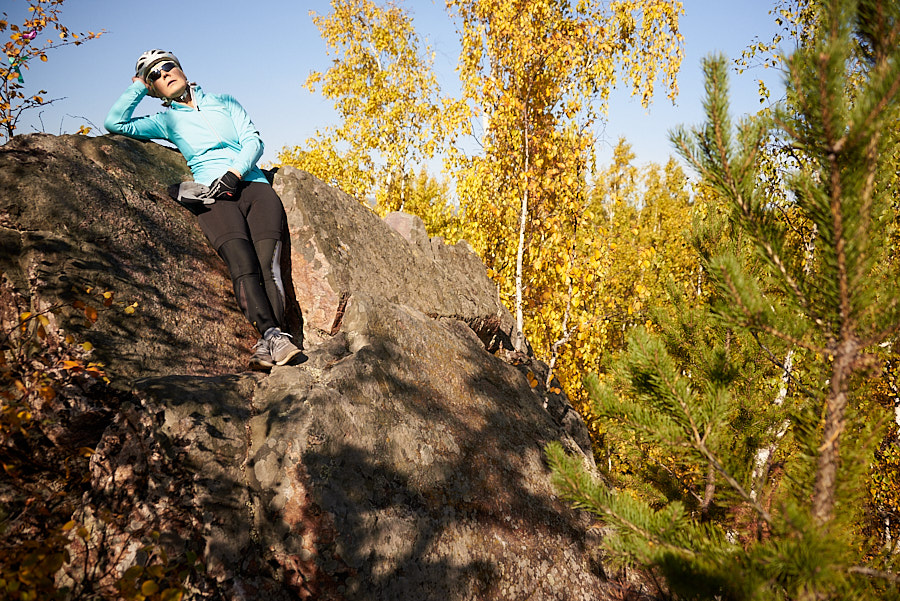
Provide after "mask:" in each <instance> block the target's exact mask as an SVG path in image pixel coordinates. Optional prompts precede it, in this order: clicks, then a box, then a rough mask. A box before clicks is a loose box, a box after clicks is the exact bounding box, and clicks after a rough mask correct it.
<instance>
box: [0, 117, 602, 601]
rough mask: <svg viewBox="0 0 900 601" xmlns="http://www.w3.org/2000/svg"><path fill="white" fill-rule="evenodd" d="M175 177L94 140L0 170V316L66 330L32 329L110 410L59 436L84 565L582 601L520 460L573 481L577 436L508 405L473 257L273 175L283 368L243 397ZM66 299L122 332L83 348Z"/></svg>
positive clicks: (316, 591)
mask: <svg viewBox="0 0 900 601" xmlns="http://www.w3.org/2000/svg"><path fill="white" fill-rule="evenodd" d="M187 177H189V174H188V171H187V169H186V166H185V165H184V161H183V160H182V159H181V157H180V155H178V154H177V153H176V152H174V151H173V150H170V149H167V148H164V147H162V146H159V145H156V144H152V143H141V142H136V141H133V140H129V139H126V138H123V137H119V136H102V137H98V138H85V137H80V136H62V137H55V136H48V135H30V136H21V137H17V138H15V139H13V141H11V142H10V143H8V144H7V145H6V146H4V147H2V148H0V251H2V253H0V270H2V273H3V282H2V286H3V288H4V290H5V291H6V292H7V294H6V296H5V297H4V298H16V299H22V300H21V301H19V302H20V303H21V304H22V305H23V306H18V307H15V308H14V309H15V311H14V312H15V313H18V312H21V311H24V310H35V309H37V310H44V309H47V308H50V307H52V306H54V305H56V304H64V305H66V306H64V307H62V308H60V309H59V310H57V311H55V313H54V317H53V319H54V323H53V324H52V325H53V326H56V327H60V328H63V329H65V330H66V331H71V332H73V333H74V334H75V335H77V336H80V337H81V338H83V339H86V340H89V341H90V342H91V343H92V344H93V345H94V351H93V352H94V354H95V356H96V357H97V358H98V359H100V360H102V362H103V363H104V365H105V366H106V372H107V374H108V375H109V376H110V378H111V380H112V382H113V386H114V387H115V388H116V389H117V390H118V391H119V392H118V394H119V395H120V396H119V398H120V403H119V405H118V406H117V407H116V408H115V410H114V411H112V412H111V414H109V415H108V416H107V418H106V419H105V420H104V421H102V422H100V423H95V424H94V425H93V426H92V428H93V429H92V430H90V431H88V432H82V435H83V436H82V437H83V438H84V437H87V438H88V439H90V438H92V437H93V440H90V442H91V443H92V445H93V446H94V447H95V449H96V452H95V453H94V455H93V457H92V459H91V470H92V480H91V493H90V495H88V496H89V497H91V499H93V501H94V502H87V503H85V509H84V510H82V512H81V513H80V514H79V515H78V516H76V517H77V519H78V520H79V523H85V524H88V525H90V526H91V532H92V535H91V536H92V540H94V541H95V542H96V543H97V544H98V545H99V544H100V541H102V545H101V546H100V547H101V548H100V549H99V551H98V550H97V549H95V550H94V551H90V550H85V551H84V553H85V555H87V556H89V555H90V553H95V554H100V555H103V554H105V556H106V557H107V558H115V560H114V563H115V567H116V568H117V569H118V570H122V569H124V568H125V567H128V565H131V563H134V562H135V561H136V560H137V559H140V554H141V552H142V551H141V540H140V536H139V535H140V534H141V533H144V532H149V531H153V530H155V531H158V532H159V533H160V536H159V537H158V540H159V541H160V542H159V544H160V545H163V546H164V547H165V548H166V549H167V550H168V552H169V553H170V554H171V555H172V556H173V557H174V556H178V555H179V554H185V553H187V552H189V551H192V552H195V553H197V554H198V555H199V557H200V558H201V560H202V561H203V563H204V564H205V565H206V573H205V574H206V575H205V577H204V578H202V579H197V580H194V581H192V586H194V588H195V595H196V598H221V599H247V600H251V599H252V600H256V599H272V600H281V599H284V600H287V599H360V600H369V599H372V600H375V599H384V600H397V599H408V600H419V599H422V600H429V599H434V600H441V601H452V600H462V599H525V598H528V599H573V600H574V599H585V600H587V599H591V600H595V599H604V598H607V592H606V588H605V587H606V586H607V584H606V583H605V581H604V578H603V571H602V567H601V565H600V562H599V560H598V558H597V555H596V552H597V551H596V549H597V544H596V541H595V540H592V539H591V535H590V534H589V533H590V532H591V531H590V530H589V529H588V526H589V521H588V518H587V517H585V516H584V515H581V514H579V513H577V512H574V511H572V510H571V509H569V508H567V507H566V506H565V504H564V503H562V502H560V501H559V500H557V499H556V497H555V496H554V492H553V489H552V487H551V485H550V483H549V474H548V470H547V468H546V465H545V463H544V461H543V455H542V449H543V446H544V445H545V444H546V443H547V442H550V441H552V440H561V441H563V443H564V444H565V445H566V446H567V448H568V449H570V450H571V451H572V452H574V453H580V454H582V455H583V456H584V458H585V461H587V462H589V463H592V459H591V451H590V443H589V440H588V437H587V432H586V429H585V427H584V424H583V423H582V421H581V419H580V418H579V417H578V415H577V414H576V413H575V412H574V411H572V409H571V407H570V406H569V403H568V401H567V399H566V398H565V397H564V396H562V395H556V394H552V393H550V392H549V391H547V390H544V389H543V386H542V385H538V386H537V387H534V388H533V387H532V385H531V384H530V382H533V381H534V380H535V379H536V380H537V381H538V382H542V381H543V377H542V376H545V375H546V369H547V368H546V366H544V365H543V364H541V363H540V362H539V361H536V360H535V359H534V357H531V356H527V355H523V354H519V353H515V352H513V351H512V350H511V347H510V344H509V340H510V335H511V334H512V332H513V327H514V324H513V321H512V318H511V317H510V315H509V313H508V312H507V311H506V309H505V308H504V307H503V306H502V305H501V304H500V302H499V299H498V298H497V294H496V290H495V288H494V286H493V284H492V283H491V281H490V279H489V278H488V277H487V275H486V273H485V269H484V267H483V265H482V264H481V262H480V261H479V260H478V258H477V256H475V255H474V254H473V253H472V252H471V251H470V250H469V249H468V247H467V246H466V245H465V244H464V243H461V244H457V245H447V244H445V243H444V242H443V241H442V240H440V239H429V238H428V237H427V235H426V234H425V232H424V228H423V227H422V226H421V222H419V221H418V220H417V219H416V218H413V217H411V216H407V215H402V214H394V215H391V216H389V217H388V218H387V219H385V220H381V219H379V218H378V217H377V215H375V214H374V213H372V212H371V211H369V210H368V209H367V208H366V207H364V206H363V205H361V204H360V203H359V202H357V201H356V200H354V199H352V198H350V197H348V196H347V195H345V194H343V193H341V192H340V191H337V190H335V189H332V188H330V187H328V186H326V185H325V184H323V183H322V182H321V181H319V180H317V179H316V178H314V177H312V176H310V175H308V174H306V173H304V172H300V171H297V170H294V169H291V168H286V169H283V170H281V171H279V172H278V173H276V174H275V176H274V186H275V188H276V190H277V191H278V192H279V194H280V195H281V197H282V200H283V202H284V205H285V207H286V210H287V214H288V222H289V230H290V239H289V240H286V241H285V242H286V243H287V246H288V247H289V252H287V253H285V254H284V257H283V258H284V264H283V268H284V270H285V274H286V275H287V276H288V278H287V279H288V282H289V284H290V286H289V300H290V304H291V307H290V311H289V315H290V318H291V326H292V330H293V333H294V334H295V337H296V338H298V339H302V340H303V341H304V346H305V348H306V354H307V356H308V359H307V360H306V361H305V362H303V363H301V364H299V365H295V366H285V367H276V368H274V369H273V370H272V372H271V373H270V374H258V373H253V372H248V371H245V369H244V366H245V364H246V360H247V358H248V356H249V347H250V344H251V343H252V342H254V341H255V338H256V334H255V332H253V331H252V329H251V328H250V326H249V325H247V324H246V323H245V322H244V319H243V317H242V316H241V315H240V312H239V311H238V309H237V306H236V305H235V303H234V301H233V298H232V297H233V295H232V292H231V290H230V280H229V278H228V276H227V273H226V271H225V268H224V266H223V265H222V263H221V261H220V260H219V259H218V258H217V257H216V256H215V253H214V252H213V251H212V250H211V249H210V248H209V247H208V245H207V243H206V242H205V240H204V239H203V236H202V234H201V233H200V231H199V229H198V228H197V226H196V224H195V223H194V219H193V217H192V216H191V215H190V213H188V212H187V211H186V210H185V209H183V208H181V207H180V206H178V205H177V204H176V203H174V202H173V201H171V200H170V199H169V198H168V197H167V196H165V189H166V186H167V185H169V184H171V183H173V182H177V181H180V180H182V179H185V178H187ZM88 287H93V288H94V289H95V290H103V291H112V292H114V297H113V298H114V299H116V301H117V302H121V303H123V304H124V305H126V306H128V305H131V306H133V303H137V310H136V312H135V313H134V314H132V315H128V314H125V312H124V311H121V310H120V306H119V305H118V304H115V303H113V304H111V305H110V307H109V310H108V311H107V312H106V313H104V314H102V315H101V316H100V318H99V319H98V320H97V322H96V324H93V327H90V328H88V327H86V324H85V323H84V321H85V320H84V316H83V314H81V313H79V311H78V310H77V308H76V307H75V306H73V305H72V303H73V302H75V301H77V300H78V298H79V295H84V294H86V293H85V292H84V291H85V289H86V288H88ZM8 309H9V308H8ZM6 313H7V316H6V317H7V319H9V317H8V315H9V314H10V313H13V311H11V310H7V311H6ZM529 374H532V375H533V376H537V377H536V378H535V377H531V378H529ZM95 421H96V420H95ZM92 433H93V434H92ZM101 500H103V502H104V503H106V504H107V505H109V504H115V505H116V507H117V508H118V510H119V511H122V512H126V513H127V514H128V515H129V516H130V518H129V521H128V523H127V525H125V526H122V525H116V524H118V522H111V521H109V520H104V519H101V517H100V516H98V515H96V513H97V512H96V511H94V510H93V509H92V507H94V506H98V505H100V504H101V503H100V501H101ZM76 555H77V554H76ZM96 561H99V559H97V560H96ZM107 561H113V560H109V559H107ZM129 562H131V563H129Z"/></svg>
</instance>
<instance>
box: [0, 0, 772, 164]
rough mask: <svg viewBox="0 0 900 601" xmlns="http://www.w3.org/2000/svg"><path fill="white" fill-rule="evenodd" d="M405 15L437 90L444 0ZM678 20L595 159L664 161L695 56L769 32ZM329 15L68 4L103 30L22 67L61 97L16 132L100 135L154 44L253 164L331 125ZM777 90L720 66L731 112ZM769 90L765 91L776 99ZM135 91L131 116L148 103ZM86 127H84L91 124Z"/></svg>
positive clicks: (450, 47) (695, 111)
mask: <svg viewBox="0 0 900 601" xmlns="http://www.w3.org/2000/svg"><path fill="white" fill-rule="evenodd" d="M399 3H400V4H401V5H402V6H404V7H405V8H407V9H408V10H409V11H410V12H411V14H412V15H413V20H414V23H415V26H416V29H417V31H418V33H419V36H420V38H421V39H422V40H423V41H424V42H425V43H427V44H429V45H430V46H431V47H432V48H433V49H434V50H435V52H436V59H435V68H436V71H437V72H438V75H439V77H440V78H441V81H442V85H444V86H445V87H446V88H447V89H453V90H455V89H457V87H458V84H457V83H456V73H455V67H456V63H457V58H458V42H457V34H456V27H455V25H454V24H453V23H452V22H451V21H450V19H449V17H448V16H447V13H446V10H445V8H444V0H415V1H413V0H405V1H400V2H399ZM3 6H4V8H3V9H2V10H3V11H4V12H6V13H7V14H9V17H10V18H11V20H12V21H13V22H15V21H18V20H20V19H16V18H15V17H16V16H18V15H21V14H24V13H23V11H24V7H25V2H24V0H11V1H10V0H4V1H3ZM684 7H685V15H684V16H683V17H682V19H681V32H682V34H683V35H684V38H685V39H684V45H685V58H684V62H683V63H682V67H681V74H680V75H679V88H680V94H679V96H678V97H677V99H676V101H675V104H674V105H673V104H672V102H671V101H669V100H668V99H667V98H665V97H664V96H663V95H662V94H658V96H657V98H656V99H655V100H654V103H653V104H652V105H651V106H650V108H649V109H643V108H642V107H641V106H640V103H639V101H638V100H637V99H632V98H631V97H630V94H629V91H628V90H626V89H622V90H617V91H614V92H613V94H612V97H611V100H610V108H609V118H608V121H607V122H606V123H605V124H604V126H603V127H601V130H600V132H599V133H600V142H601V143H600V146H599V160H600V162H601V163H605V162H608V161H609V159H610V157H611V156H612V147H613V146H614V145H615V143H616V141H617V140H618V138H619V137H620V136H625V138H627V140H628V141H629V142H630V143H631V144H632V146H633V148H634V151H635V153H636V155H637V158H636V162H638V163H647V162H651V161H652V162H657V163H664V162H665V161H666V159H667V158H668V157H669V156H670V155H674V151H673V150H672V148H671V146H670V144H669V142H668V139H667V132H668V131H669V130H670V129H671V128H673V127H675V126H676V125H679V124H688V125H691V124H696V123H699V122H700V121H701V120H702V109H701V101H702V95H703V78H702V74H701V72H700V61H701V59H702V58H703V57H704V56H706V55H708V54H710V53H711V52H722V53H725V54H726V56H728V57H729V58H734V57H737V56H739V55H740V53H741V51H742V50H743V49H744V48H746V47H747V46H748V45H750V44H751V43H753V42H754V41H756V40H757V39H762V40H764V41H767V40H768V39H770V38H771V36H772V33H773V31H774V29H775V24H774V20H773V17H772V16H771V15H769V14H768V11H769V10H770V9H771V5H770V3H769V2H767V1H765V0H684ZM311 10H312V11H315V12H316V13H318V14H327V13H328V12H330V4H329V2H328V1H327V0H313V1H303V2H297V1H296V0H258V1H257V2H240V3H236V2H231V1H228V0H218V1H209V0H193V1H191V2H183V1H181V2H175V1H173V0H156V1H155V2H152V3H149V2H136V1H134V0H90V1H87V0H69V1H68V2H66V3H65V4H64V5H63V10H62V17H61V20H62V22H63V23H64V24H66V25H67V26H68V27H69V28H70V29H71V30H72V31H75V32H79V31H88V30H93V31H97V30H100V29H105V30H106V31H107V33H106V34H104V35H103V36H102V37H100V38H99V39H97V40H93V41H91V42H88V43H85V44H83V45H81V46H78V47H74V46H69V47H65V48H61V49H59V50H56V51H54V52H52V53H51V54H50V55H49V58H50V60H49V61H48V62H47V63H39V62H36V63H35V64H34V65H32V68H31V69H29V70H28V71H25V72H24V76H25V84H26V86H27V90H26V91H28V92H31V93H35V92H37V91H38V90H39V89H46V90H48V92H49V93H48V94H46V97H48V98H61V97H64V99H62V100H59V101H57V102H56V103H54V104H53V105H51V106H47V107H44V108H43V109H41V111H40V112H38V111H31V112H30V113H26V115H25V116H23V118H22V120H21V121H20V123H19V129H18V133H31V132H34V131H46V132H48V133H53V134H58V133H73V132H75V131H77V130H78V128H79V127H80V126H81V125H91V124H92V125H94V126H96V127H97V128H100V129H101V131H102V126H103V120H104V117H105V116H106V112H107V110H108V109H109V107H110V106H111V105H112V103H113V102H114V101H115V99H116V98H117V97H118V96H119V94H121V92H122V91H123V90H124V89H125V88H126V87H127V86H128V85H129V84H130V82H131V76H132V74H133V72H134V64H135V61H136V60H137V57H138V56H140V54H141V52H143V51H144V50H147V49H150V48H163V49H166V50H171V51H172V52H174V53H175V54H176V55H177V56H178V58H179V60H180V61H181V63H182V65H183V66H184V70H185V72H186V73H187V75H188V77H189V78H190V79H191V80H192V81H196V82H198V83H199V84H200V85H201V86H202V87H203V89H204V90H205V91H206V92H228V93H230V94H232V95H233V96H235V97H236V98H237V99H238V100H239V101H240V102H241V104H243V105H244V107H245V108H246V109H247V111H248V112H249V114H250V116H251V118H252V119H253V121H254V123H255V124H256V126H257V127H258V129H259V130H260V133H261V135H262V137H263V140H264V142H265V144H266V151H265V154H264V155H263V160H262V162H263V163H267V162H271V161H274V159H275V157H276V154H277V152H278V151H279V150H280V149H281V148H282V147H284V146H293V145H296V144H301V143H302V142H303V141H304V140H305V139H306V138H308V137H310V136H312V135H313V134H314V132H315V130H316V129H317V128H322V127H324V126H326V125H329V124H332V123H334V120H335V113H334V112H333V110H332V108H331V103H330V102H328V101H327V100H325V99H323V98H321V97H320V96H317V95H313V94H311V93H310V92H309V91H308V90H306V89H305V88H303V83H304V81H305V80H306V77H307V75H308V74H309V72H310V71H314V70H318V71H324V70H326V69H327V68H328V66H329V64H330V61H331V58H332V57H330V56H328V55H327V54H326V52H325V50H326V49H325V43H324V42H323V40H322V39H321V37H320V35H319V31H318V29H317V28H316V27H315V25H314V24H313V22H312V18H311V17H310V15H309V11H311ZM760 78H762V79H764V80H765V81H766V82H767V83H769V84H770V85H773V86H775V88H776V90H780V76H779V74H778V73H776V72H774V71H773V70H771V69H769V70H762V69H756V70H751V71H748V72H745V74H743V75H740V76H738V75H737V74H736V73H733V74H732V80H731V81H732V109H733V112H734V113H735V114H744V113H747V112H751V111H756V110H758V108H759V107H760V103H759V98H758V95H757V80H758V79H760ZM778 94H780V92H778V93H776V94H775V95H774V96H777V95H778ZM159 108H160V105H159V103H158V101H156V100H154V99H149V98H148V99H146V100H144V101H143V103H142V104H141V105H140V107H139V108H138V113H137V114H143V113H149V112H154V111H156V110H159ZM94 133H96V130H95V132H94Z"/></svg>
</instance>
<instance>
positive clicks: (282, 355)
mask: <svg viewBox="0 0 900 601" xmlns="http://www.w3.org/2000/svg"><path fill="white" fill-rule="evenodd" d="M263 338H264V339H265V341H266V342H267V343H268V345H269V355H270V356H271V358H272V362H274V363H275V365H285V364H287V363H288V362H289V361H290V360H291V359H293V358H294V357H296V356H297V355H299V354H300V353H301V351H300V349H298V348H297V347H296V346H294V343H293V342H291V341H290V338H291V335H290V334H285V333H284V332H282V331H281V330H279V329H278V328H271V329H269V330H268V331H267V332H266V335H265V336H264V337H263Z"/></svg>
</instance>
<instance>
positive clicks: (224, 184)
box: [206, 169, 241, 200]
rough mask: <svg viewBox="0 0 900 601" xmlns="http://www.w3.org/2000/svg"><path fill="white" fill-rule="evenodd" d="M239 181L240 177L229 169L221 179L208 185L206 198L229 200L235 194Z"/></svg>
mask: <svg viewBox="0 0 900 601" xmlns="http://www.w3.org/2000/svg"><path fill="white" fill-rule="evenodd" d="M240 181H241V177H240V176H239V175H237V174H236V173H235V172H234V171H232V170H231V169H229V170H228V171H226V172H225V174H224V175H222V177H220V178H219V179H217V180H216V181H214V182H213V183H211V184H210V185H209V192H208V193H207V195H206V196H207V198H215V199H216V200H231V199H232V198H234V195H235V193H236V192H237V187H238V183H240Z"/></svg>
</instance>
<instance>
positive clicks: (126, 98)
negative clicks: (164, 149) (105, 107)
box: [103, 81, 167, 140]
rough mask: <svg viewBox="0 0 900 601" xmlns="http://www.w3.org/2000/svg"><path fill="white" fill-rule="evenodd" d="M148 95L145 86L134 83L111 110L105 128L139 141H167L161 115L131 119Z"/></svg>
mask: <svg viewBox="0 0 900 601" xmlns="http://www.w3.org/2000/svg"><path fill="white" fill-rule="evenodd" d="M146 95H147V88H146V87H144V84H142V83H140V82H138V81H135V82H132V84H131V85H130V86H128V89H126V90H125V92H124V93H123V94H122V95H121V96H120V97H119V99H118V100H116V103H115V104H113V105H112V108H111V109H109V113H108V114H107V115H106V121H105V122H104V123H103V125H104V127H106V129H107V130H108V131H110V132H112V133H114V134H122V135H124V136H128V137H129V138H137V139H138V140H151V139H153V138H157V139H167V135H166V133H167V132H166V128H165V127H164V125H163V123H162V120H161V119H160V117H159V113H157V114H156V115H148V116H146V117H136V118H132V117H131V115H132V114H134V109H136V108H137V105H138V104H140V103H141V100H143V99H144V96H146Z"/></svg>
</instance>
